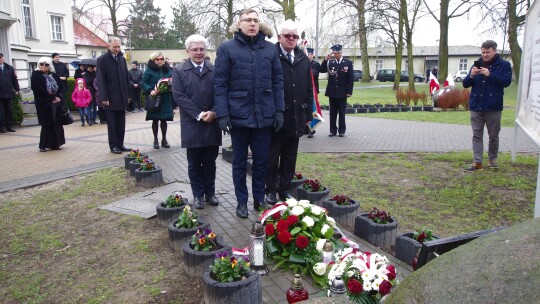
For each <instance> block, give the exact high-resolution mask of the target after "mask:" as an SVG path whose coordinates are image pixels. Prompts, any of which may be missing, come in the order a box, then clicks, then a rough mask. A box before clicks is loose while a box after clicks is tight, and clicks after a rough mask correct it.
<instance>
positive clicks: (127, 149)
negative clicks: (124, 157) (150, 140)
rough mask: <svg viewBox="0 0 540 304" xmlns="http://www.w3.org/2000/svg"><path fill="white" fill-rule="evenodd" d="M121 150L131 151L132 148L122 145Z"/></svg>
mask: <svg viewBox="0 0 540 304" xmlns="http://www.w3.org/2000/svg"><path fill="white" fill-rule="evenodd" d="M120 150H122V151H124V152H127V151H131V148H128V147H126V146H121V147H120Z"/></svg>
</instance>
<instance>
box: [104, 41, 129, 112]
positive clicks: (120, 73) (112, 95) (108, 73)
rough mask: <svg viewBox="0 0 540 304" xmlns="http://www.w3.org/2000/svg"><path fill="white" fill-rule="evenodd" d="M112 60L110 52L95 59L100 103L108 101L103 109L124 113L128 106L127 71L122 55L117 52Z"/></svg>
mask: <svg viewBox="0 0 540 304" xmlns="http://www.w3.org/2000/svg"><path fill="white" fill-rule="evenodd" d="M117 58H118V60H114V58H113V55H112V53H111V51H110V50H109V51H107V53H105V54H103V55H101V56H99V57H98V59H97V72H96V73H97V74H96V77H97V79H98V87H99V94H100V99H101V101H106V100H108V101H109V105H108V106H103V108H105V109H109V110H115V111H125V110H126V108H127V105H128V98H129V94H128V84H129V79H128V69H127V63H126V59H125V58H124V54H122V52H119V53H118V55H117Z"/></svg>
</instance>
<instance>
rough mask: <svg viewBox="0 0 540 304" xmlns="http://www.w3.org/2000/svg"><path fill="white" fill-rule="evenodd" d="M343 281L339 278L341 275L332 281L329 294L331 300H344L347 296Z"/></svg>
mask: <svg viewBox="0 0 540 304" xmlns="http://www.w3.org/2000/svg"><path fill="white" fill-rule="evenodd" d="M345 291H346V289H345V281H343V279H342V278H341V275H339V274H338V275H336V277H335V278H334V280H333V281H332V285H331V286H330V292H331V296H332V298H338V299H343V300H345V299H346V298H347V294H346V293H345Z"/></svg>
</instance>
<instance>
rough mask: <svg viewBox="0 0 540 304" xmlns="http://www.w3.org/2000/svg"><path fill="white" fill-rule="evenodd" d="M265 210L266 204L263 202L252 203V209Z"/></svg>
mask: <svg viewBox="0 0 540 304" xmlns="http://www.w3.org/2000/svg"><path fill="white" fill-rule="evenodd" d="M261 208H262V209H266V203H265V202H264V201H263V202H259V201H254V202H253V209H254V210H257V211H258V210H259V209H261Z"/></svg>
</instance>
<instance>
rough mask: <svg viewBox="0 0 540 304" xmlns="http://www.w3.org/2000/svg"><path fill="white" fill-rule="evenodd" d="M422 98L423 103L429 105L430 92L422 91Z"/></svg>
mask: <svg viewBox="0 0 540 304" xmlns="http://www.w3.org/2000/svg"><path fill="white" fill-rule="evenodd" d="M420 100H421V101H422V104H423V105H424V106H427V105H429V103H428V102H429V101H428V94H427V93H426V92H422V93H420Z"/></svg>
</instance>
